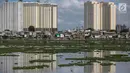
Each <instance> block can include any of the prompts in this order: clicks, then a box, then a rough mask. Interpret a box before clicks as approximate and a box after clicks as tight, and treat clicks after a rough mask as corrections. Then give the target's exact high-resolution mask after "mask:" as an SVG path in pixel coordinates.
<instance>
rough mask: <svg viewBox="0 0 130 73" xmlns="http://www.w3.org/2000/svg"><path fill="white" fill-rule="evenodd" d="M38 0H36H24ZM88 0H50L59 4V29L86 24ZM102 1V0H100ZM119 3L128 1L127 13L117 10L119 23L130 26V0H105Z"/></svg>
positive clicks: (42, 0)
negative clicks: (85, 11) (85, 5)
mask: <svg viewBox="0 0 130 73" xmlns="http://www.w3.org/2000/svg"><path fill="white" fill-rule="evenodd" d="M9 1H17V0H9ZM23 1H36V0H23ZM85 1H88V0H49V2H50V3H55V4H57V5H58V30H65V29H73V28H76V27H82V26H84V5H83V3H84V2H85ZM91 1H92V0H91ZM98 1H101V0H98ZM104 1H114V2H116V3H117V4H118V3H127V13H120V12H119V11H118V10H117V24H126V25H127V26H130V25H129V23H130V20H129V18H130V6H129V5H130V0H104ZM41 2H44V0H41Z"/></svg>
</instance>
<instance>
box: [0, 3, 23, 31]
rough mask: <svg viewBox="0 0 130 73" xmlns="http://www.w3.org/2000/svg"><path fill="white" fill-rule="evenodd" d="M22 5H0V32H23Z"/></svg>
mask: <svg viewBox="0 0 130 73" xmlns="http://www.w3.org/2000/svg"><path fill="white" fill-rule="evenodd" d="M22 10H23V4H22V2H5V3H3V4H2V5H0V31H4V30H5V29H9V30H12V31H22V30H23V11H22Z"/></svg>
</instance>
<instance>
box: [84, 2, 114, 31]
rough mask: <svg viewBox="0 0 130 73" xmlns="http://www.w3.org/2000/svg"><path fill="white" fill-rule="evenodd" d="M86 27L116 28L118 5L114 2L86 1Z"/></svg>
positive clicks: (97, 28)
mask: <svg viewBox="0 0 130 73" xmlns="http://www.w3.org/2000/svg"><path fill="white" fill-rule="evenodd" d="M84 28H85V29H87V28H93V29H95V30H115V29H116V5H115V4H114V3H113V2H100V3H99V2H97V1H88V2H86V3H84Z"/></svg>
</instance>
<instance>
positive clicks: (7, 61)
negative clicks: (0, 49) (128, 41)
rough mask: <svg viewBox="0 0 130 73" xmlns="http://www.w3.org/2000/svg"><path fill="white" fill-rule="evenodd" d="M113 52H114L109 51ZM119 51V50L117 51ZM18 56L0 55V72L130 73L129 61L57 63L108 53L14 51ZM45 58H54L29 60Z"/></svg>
mask: <svg viewBox="0 0 130 73" xmlns="http://www.w3.org/2000/svg"><path fill="white" fill-rule="evenodd" d="M111 53H115V52H111ZM118 53H119V52H118ZM15 54H17V55H19V56H0V73H130V62H120V63H115V64H116V65H111V66H101V65H100V64H98V63H94V65H88V66H70V67H58V65H59V64H68V63H73V62H78V61H70V60H65V58H81V57H85V56H91V57H92V56H93V57H98V56H101V55H107V54H108V53H107V52H105V53H98V52H94V53H91V52H90V53H64V54H62V53H60V54H34V53H33V54H29V53H26V54H25V53H15ZM37 59H47V60H56V61H54V62H50V63H38V62H36V63H30V62H29V61H30V60H37ZM43 64H45V65H49V68H43V69H33V70H23V69H22V70H13V67H18V66H34V65H43Z"/></svg>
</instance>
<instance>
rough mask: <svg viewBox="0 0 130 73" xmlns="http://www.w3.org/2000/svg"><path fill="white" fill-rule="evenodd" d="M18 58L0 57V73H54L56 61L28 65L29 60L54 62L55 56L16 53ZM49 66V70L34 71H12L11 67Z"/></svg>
mask: <svg viewBox="0 0 130 73" xmlns="http://www.w3.org/2000/svg"><path fill="white" fill-rule="evenodd" d="M16 54H18V55H19V56H0V73H47V72H51V71H56V61H54V62H50V63H39V62H36V63H30V62H29V61H30V60H37V59H40V60H56V54H32V53H16ZM43 64H44V65H49V68H46V67H45V68H44V69H34V70H13V67H18V66H19V67H22V66H36V65H43Z"/></svg>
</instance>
